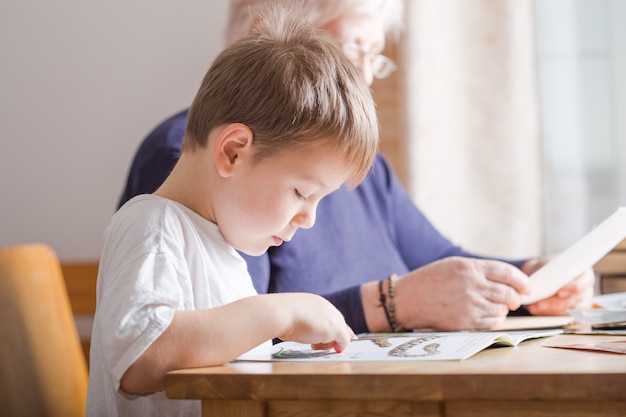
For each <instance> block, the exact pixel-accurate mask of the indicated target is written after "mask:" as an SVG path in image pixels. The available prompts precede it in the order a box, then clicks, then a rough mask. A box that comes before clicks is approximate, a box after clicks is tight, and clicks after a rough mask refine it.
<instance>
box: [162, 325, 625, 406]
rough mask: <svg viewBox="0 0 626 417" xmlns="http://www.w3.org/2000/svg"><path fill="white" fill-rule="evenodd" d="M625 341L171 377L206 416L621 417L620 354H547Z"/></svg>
mask: <svg viewBox="0 0 626 417" xmlns="http://www.w3.org/2000/svg"><path fill="white" fill-rule="evenodd" d="M606 339H609V340H618V339H619V340H624V339H626V337H625V336H621V337H620V336H583V335H559V336H553V337H549V338H544V339H537V340H530V341H526V342H523V343H522V344H520V345H519V346H517V347H514V348H512V347H504V348H490V349H487V350H485V351H482V352H480V353H478V354H477V355H475V356H472V357H471V358H469V359H466V360H464V361H440V362H436V361H430V362H418V361H412V362H333V363H329V362H325V363H313V362H306V363H304V362H299V363H296V362H232V363H229V364H226V365H224V366H218V367H208V368H197V369H186V370H179V371H174V372H170V373H169V374H168V375H167V377H166V393H167V396H168V397H169V398H172V399H201V400H202V410H203V415H204V416H220V417H226V416H250V417H260V416H272V417H274V416H281V417H282V416H298V417H304V416H438V417H439V416H469V417H474V416H475V417H489V416H507V417H517V416H520V417H521V416H523V417H527V416H533V417H539V416H541V417H544V416H603V417H612V416H626V355H620V354H613V353H601V352H590V351H578V350H566V349H554V348H548V347H544V346H542V345H545V344H548V343H549V344H554V343H561V344H564V343H581V342H589V341H600V340H606Z"/></svg>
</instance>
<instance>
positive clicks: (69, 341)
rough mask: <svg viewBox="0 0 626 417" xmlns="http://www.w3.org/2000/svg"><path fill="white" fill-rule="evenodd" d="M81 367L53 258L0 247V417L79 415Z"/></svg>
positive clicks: (40, 248) (83, 384)
mask: <svg viewBox="0 0 626 417" xmlns="http://www.w3.org/2000/svg"><path fill="white" fill-rule="evenodd" d="M86 401H87V366H86V363H85V358H84V356H83V353H82V350H81V346H80V342H79V338H78V334H77V331H76V326H75V324H74V320H73V316H72V311H71V308H70V303H69V299H68V296H67V291H66V288H65V282H64V280H63V274H62V271H61V266H60V263H59V260H58V259H57V257H56V255H55V253H54V252H53V251H52V250H51V249H50V248H49V247H48V246H46V245H42V244H29V245H20V246H11V247H4V248H0V416H16V417H19V416H59V417H61V416H63V417H74V416H81V417H82V416H84V415H85V410H86Z"/></svg>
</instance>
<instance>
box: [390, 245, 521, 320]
mask: <svg viewBox="0 0 626 417" xmlns="http://www.w3.org/2000/svg"><path fill="white" fill-rule="evenodd" d="M396 288H397V291H396V297H395V299H394V300H395V303H396V314H397V317H398V321H399V323H400V324H402V325H403V326H404V327H405V328H410V329H416V328H432V329H435V330H444V331H452V330H468V329H491V328H493V327H495V326H497V325H498V324H501V323H502V322H503V321H504V320H505V318H506V316H507V314H508V312H509V310H515V309H517V308H519V306H520V304H521V294H526V293H528V291H529V281H528V276H527V275H526V274H524V273H523V272H521V271H520V270H519V269H518V268H516V267H515V266H513V265H510V264H507V263H504V262H500V261H493V260H483V259H471V258H461V257H450V258H445V259H442V260H439V261H437V262H433V263H431V264H429V265H426V266H424V267H422V268H419V269H416V270H414V271H411V272H409V273H408V274H406V275H404V276H402V277H400V278H399V279H398V282H397V283H396Z"/></svg>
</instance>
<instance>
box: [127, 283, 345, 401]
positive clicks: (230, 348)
mask: <svg viewBox="0 0 626 417" xmlns="http://www.w3.org/2000/svg"><path fill="white" fill-rule="evenodd" d="M353 336H354V334H353V333H352V331H351V330H350V329H349V327H348V326H347V325H346V323H345V320H344V318H343V316H342V315H341V313H340V312H339V311H338V310H337V309H336V308H334V307H333V306H332V304H330V303H329V302H328V301H326V300H325V299H324V298H322V297H320V296H317V295H313V294H305V293H283V294H264V295H257V296H252V297H248V298H244V299H241V300H238V301H235V302H233V303H229V304H226V305H224V306H221V307H216V308H211V309H204V310H185V311H176V312H175V313H174V317H173V319H172V322H171V323H170V325H169V326H168V327H167V329H166V330H165V331H164V332H163V333H162V334H161V336H159V338H158V339H156V340H155V341H154V343H153V344H152V345H151V346H150V347H149V348H148V349H147V350H146V351H145V352H144V353H143V354H142V355H141V356H140V357H139V359H137V360H136V361H135V362H134V363H133V364H132V365H131V366H130V367H129V368H128V370H127V371H126V373H125V374H124V376H123V377H122V380H121V381H120V385H121V388H122V389H123V390H124V391H126V392H130V393H149V392H154V391H157V390H160V389H163V387H164V382H165V374H166V373H167V372H168V371H171V370H174V369H180V368H189V367H199V366H213V365H221V364H224V363H226V362H228V361H231V360H233V359H235V358H237V357H238V356H240V355H241V354H243V353H245V352H247V351H249V350H250V349H252V348H254V347H256V346H258V345H260V344H261V343H263V342H265V341H267V340H270V339H272V338H275V337H279V338H281V339H283V340H295V341H298V342H302V343H310V344H311V345H312V346H313V348H317V349H328V348H334V349H335V350H337V351H342V350H343V349H345V347H346V346H347V345H348V343H349V342H350V339H351V338H353Z"/></svg>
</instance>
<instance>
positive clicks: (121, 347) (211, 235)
mask: <svg viewBox="0 0 626 417" xmlns="http://www.w3.org/2000/svg"><path fill="white" fill-rule="evenodd" d="M254 294H256V291H255V289H254V287H253V285H252V280H251V278H250V275H249V274H248V270H247V266H246V262H245V261H244V260H243V258H242V257H241V256H240V255H239V254H238V253H237V251H236V250H235V249H234V248H233V247H232V246H230V245H229V244H228V243H227V242H226V241H225V240H224V238H223V237H222V234H221V233H220V231H219V229H218V227H217V225H216V224H214V223H212V222H210V221H208V220H206V219H204V218H203V217H201V216H199V215H198V214H196V213H195V212H193V211H191V210H190V209H188V208H187V207H185V206H183V205H181V204H179V203H176V202H174V201H171V200H168V199H165V198H161V197H157V196H154V195H141V196H137V197H135V198H133V199H132V200H130V201H129V202H127V203H126V204H125V205H124V206H123V207H122V208H120V209H119V211H118V212H117V213H115V215H114V216H113V218H112V219H111V224H110V225H109V227H108V228H107V230H106V232H105V233H104V250H103V252H102V257H101V259H100V268H99V271H98V281H97V295H96V298H97V307H96V314H95V318H94V324H93V331H92V339H91V351H90V368H89V388H88V394H87V415H88V416H106V417H113V416H142V417H143V416H152V415H155V416H157V415H158V416H199V415H200V414H201V410H200V402H199V401H194V400H170V399H168V398H167V397H166V396H165V393H164V391H160V392H156V393H153V394H149V395H145V396H137V395H129V394H127V393H124V392H122V391H120V380H121V378H122V376H123V375H124V373H125V372H126V370H127V369H128V367H129V366H130V365H131V364H132V363H133V362H135V360H136V359H137V358H139V356H141V354H142V353H143V352H144V351H145V350H146V349H147V348H148V347H149V346H150V345H151V344H152V343H153V342H154V340H155V339H157V338H158V337H159V336H160V335H161V333H162V332H163V331H164V330H165V329H166V328H167V326H168V325H169V324H170V322H171V320H172V317H173V315H174V311H175V310H198V309H205V308H211V307H217V306H221V305H223V304H227V303H229V302H232V301H235V300H238V299H240V298H244V297H248V296H251V295H254ZM269 345H271V342H270V341H268V342H267V343H266V344H264V347H266V348H267V347H268V346H269Z"/></svg>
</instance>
